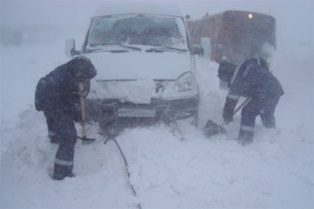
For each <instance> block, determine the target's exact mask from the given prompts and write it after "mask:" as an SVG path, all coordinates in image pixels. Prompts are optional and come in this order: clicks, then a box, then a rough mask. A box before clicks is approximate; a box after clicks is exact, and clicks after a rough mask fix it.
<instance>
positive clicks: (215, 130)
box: [203, 97, 252, 138]
mask: <svg viewBox="0 0 314 209" xmlns="http://www.w3.org/2000/svg"><path fill="white" fill-rule="evenodd" d="M251 99H252V98H250V97H248V98H246V99H245V100H244V101H243V102H242V103H241V104H240V105H239V106H238V107H237V108H236V109H235V111H234V112H233V115H235V114H236V113H237V112H238V111H239V110H240V109H242V108H243V107H244V106H245V105H246V104H247V103H248V102H249V101H250V100H251ZM225 125H226V122H224V123H223V124H222V125H218V124H217V123H215V122H214V121H212V120H208V121H207V123H206V125H205V126H204V128H203V132H204V134H205V136H206V137H208V138H209V137H212V136H214V135H218V134H226V133H227V131H226V129H224V128H223V127H224V126H225Z"/></svg>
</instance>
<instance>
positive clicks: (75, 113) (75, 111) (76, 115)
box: [70, 104, 82, 122]
mask: <svg viewBox="0 0 314 209" xmlns="http://www.w3.org/2000/svg"><path fill="white" fill-rule="evenodd" d="M70 111H71V116H72V118H73V120H74V121H75V122H80V121H81V120H82V119H81V111H80V108H79V106H78V104H75V105H73V107H72V108H71V109H70Z"/></svg>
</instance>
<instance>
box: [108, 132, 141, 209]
mask: <svg viewBox="0 0 314 209" xmlns="http://www.w3.org/2000/svg"><path fill="white" fill-rule="evenodd" d="M109 140H112V141H113V142H114V143H115V144H116V145H117V147H118V149H119V151H120V154H121V156H122V158H123V161H124V165H125V170H126V173H127V174H128V183H129V185H130V188H131V190H132V193H133V195H134V197H136V198H138V197H137V195H136V191H135V189H134V186H133V185H132V183H131V180H130V177H131V174H130V172H129V166H128V161H127V160H126V157H125V155H124V154H123V151H122V149H121V147H120V145H119V143H118V142H117V140H116V139H115V137H108V138H107V139H106V141H105V144H107V142H108V141H109ZM137 208H138V209H142V206H141V204H140V203H138V204H137Z"/></svg>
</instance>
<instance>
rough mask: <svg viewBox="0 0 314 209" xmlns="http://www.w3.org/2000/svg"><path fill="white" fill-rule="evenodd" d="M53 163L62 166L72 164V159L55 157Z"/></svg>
mask: <svg viewBox="0 0 314 209" xmlns="http://www.w3.org/2000/svg"><path fill="white" fill-rule="evenodd" d="M55 164H57V165H63V166H73V161H66V160H60V159H57V158H56V159H55Z"/></svg>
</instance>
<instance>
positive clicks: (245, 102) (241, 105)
mask: <svg viewBox="0 0 314 209" xmlns="http://www.w3.org/2000/svg"><path fill="white" fill-rule="evenodd" d="M251 99H252V98H251V97H248V98H246V99H245V100H244V101H243V102H242V103H241V104H240V105H239V106H238V107H237V108H236V109H235V110H234V112H233V115H235V114H236V113H237V112H239V110H241V109H242V108H243V107H244V106H245V105H246V104H247V103H249V101H251Z"/></svg>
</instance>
